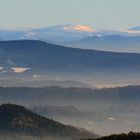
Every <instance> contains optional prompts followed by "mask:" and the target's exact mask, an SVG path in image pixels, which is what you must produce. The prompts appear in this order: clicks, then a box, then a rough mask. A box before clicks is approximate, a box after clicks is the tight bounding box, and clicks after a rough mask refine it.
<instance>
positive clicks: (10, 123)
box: [0, 104, 97, 140]
mask: <svg viewBox="0 0 140 140" xmlns="http://www.w3.org/2000/svg"><path fill="white" fill-rule="evenodd" d="M0 134H15V135H19V134H21V135H22V134H24V135H31V136H41V137H46V138H47V137H52V139H53V138H54V139H64V138H65V139H71V140H72V139H77V138H78V139H79V138H89V137H93V138H95V137H97V135H95V134H93V133H91V132H88V131H86V130H84V129H78V128H75V127H73V126H70V125H64V124H61V123H59V122H56V121H53V120H51V119H47V118H45V117H42V116H40V115H38V114H36V113H33V112H31V111H30V110H27V109H26V108H24V107H23V106H19V105H13V104H3V105H1V106H0Z"/></svg>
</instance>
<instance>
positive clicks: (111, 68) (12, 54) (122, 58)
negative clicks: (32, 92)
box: [0, 40, 140, 85]
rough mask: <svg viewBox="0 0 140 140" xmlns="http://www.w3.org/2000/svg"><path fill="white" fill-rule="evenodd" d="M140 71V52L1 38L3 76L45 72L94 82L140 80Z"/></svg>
mask: <svg viewBox="0 0 140 140" xmlns="http://www.w3.org/2000/svg"><path fill="white" fill-rule="evenodd" d="M139 73H140V54H136V53H115V52H104V51H96V50H82V49H76V48H67V47H63V46H59V45H53V44H49V43H45V42H42V41H33V40H22V41H1V42H0V76H1V77H4V78H6V77H12V78H19V77H20V78H22V77H24V78H34V79H36V78H39V77H41V76H42V77H43V78H44V79H45V78H46V79H45V80H47V79H57V80H59V79H63V80H59V81H65V80H72V81H83V82H84V83H91V84H93V83H94V82H99V83H100V82H101V83H106V84H107V83H108V82H110V83H111V82H114V81H118V79H119V81H121V79H122V80H123V81H125V82H124V83H122V84H131V83H135V84H137V82H139V81H137V79H138V78H139ZM81 75H82V76H81ZM103 75H104V76H103ZM106 77H107V78H106ZM87 81H88V82H87ZM95 84H96V83H95ZM93 85H94V84H93Z"/></svg>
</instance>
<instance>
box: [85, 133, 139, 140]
mask: <svg viewBox="0 0 140 140" xmlns="http://www.w3.org/2000/svg"><path fill="white" fill-rule="evenodd" d="M87 140H140V133H135V132H129V133H128V134H125V133H122V134H118V135H117V134H113V135H110V136H106V137H102V138H99V139H87Z"/></svg>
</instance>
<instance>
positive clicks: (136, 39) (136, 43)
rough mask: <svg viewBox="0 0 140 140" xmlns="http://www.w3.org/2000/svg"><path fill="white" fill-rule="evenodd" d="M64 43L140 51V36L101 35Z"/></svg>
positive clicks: (83, 47) (111, 49) (113, 50)
mask: <svg viewBox="0 0 140 140" xmlns="http://www.w3.org/2000/svg"><path fill="white" fill-rule="evenodd" d="M63 45H65V46H68V47H73V48H82V49H96V50H102V51H112V52H137V53H140V36H122V35H105V36H102V35H99V36H92V37H87V38H84V39H82V40H79V41H75V42H70V43H65V44H63Z"/></svg>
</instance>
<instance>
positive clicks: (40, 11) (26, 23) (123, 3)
mask: <svg viewBox="0 0 140 140" xmlns="http://www.w3.org/2000/svg"><path fill="white" fill-rule="evenodd" d="M67 23H68V24H69V23H72V24H83V25H89V26H92V27H93V28H101V29H120V30H121V29H127V28H128V27H131V26H137V25H140V0H0V28H15V27H18V28H19V27H22V28H23V27H25V28H26V27H32V28H34V27H47V26H51V25H57V24H67Z"/></svg>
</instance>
